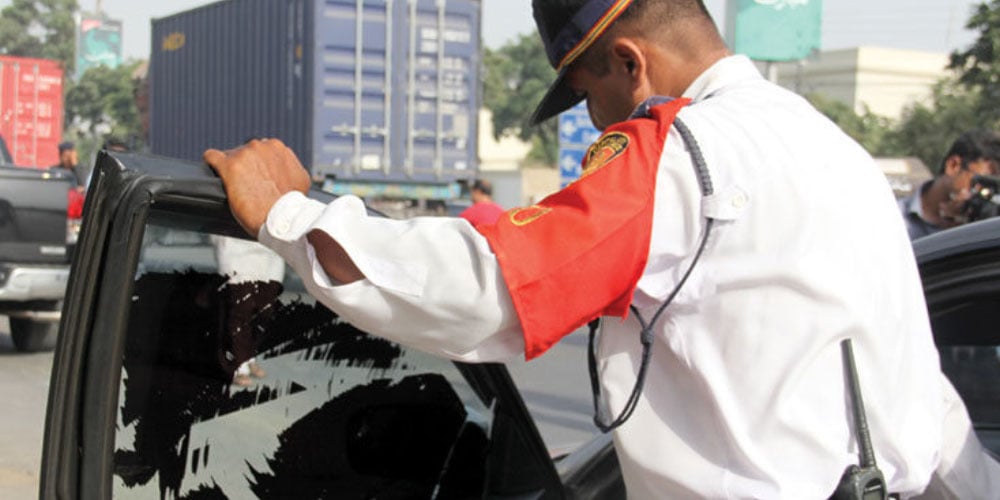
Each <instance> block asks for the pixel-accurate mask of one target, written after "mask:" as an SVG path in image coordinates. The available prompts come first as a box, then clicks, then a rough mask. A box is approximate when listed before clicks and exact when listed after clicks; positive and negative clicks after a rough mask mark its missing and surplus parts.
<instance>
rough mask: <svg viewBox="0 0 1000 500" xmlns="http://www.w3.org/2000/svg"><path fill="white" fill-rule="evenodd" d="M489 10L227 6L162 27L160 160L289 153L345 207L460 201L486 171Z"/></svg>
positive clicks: (456, 0) (156, 71)
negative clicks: (220, 151) (483, 101)
mask: <svg viewBox="0 0 1000 500" xmlns="http://www.w3.org/2000/svg"><path fill="white" fill-rule="evenodd" d="M480 12H481V4H480V0H282V1H275V0H225V1H221V2H217V3H213V4H210V5H206V6H203V7H199V8H196V9H192V10H189V11H186V12H182V13H179V14H175V15H172V16H169V17H165V18H161V19H156V20H154V21H153V22H152V39H153V40H152V41H153V47H152V51H151V54H152V55H151V63H150V76H149V78H150V80H149V82H150V148H151V151H152V152H153V153H154V154H158V155H163V156H168V157H173V158H181V159H188V160H196V161H197V160H200V158H201V154H202V152H203V151H204V150H205V149H206V148H209V147H215V148H219V147H231V146H235V145H238V144H241V143H244V142H246V141H247V140H249V139H252V138H257V137H276V138H279V139H281V140H282V141H284V142H285V143H286V144H287V145H288V146H289V147H291V148H292V150H293V151H295V153H296V154H297V155H298V157H299V159H300V160H301V161H302V163H303V164H304V165H305V166H306V167H307V168H308V169H309V170H310V172H311V173H312V175H313V178H314V179H316V180H318V181H322V182H325V184H324V185H325V188H326V189H327V190H328V191H331V192H334V193H336V194H342V193H346V192H351V193H355V194H359V195H362V196H376V197H378V196H388V197H398V198H420V199H448V198H454V197H457V196H458V185H457V182H458V181H462V180H468V179H471V178H473V177H475V175H476V171H477V148H476V143H477V141H476V139H477V136H478V133H477V128H478V126H477V120H476V116H477V109H478V107H479V102H480V88H481V86H480V76H479V66H480V52H481V41H480Z"/></svg>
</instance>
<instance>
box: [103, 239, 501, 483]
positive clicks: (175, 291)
mask: <svg viewBox="0 0 1000 500" xmlns="http://www.w3.org/2000/svg"><path fill="white" fill-rule="evenodd" d="M224 247H225V248H224ZM220 248H222V250H220ZM227 252H229V253H228V254H227ZM264 252H268V251H267V250H266V249H263V247H261V246H259V245H257V244H256V243H253V242H244V241H242V240H234V241H230V240H229V239H225V238H221V237H218V236H209V235H206V234H201V233H197V232H190V231H181V230H177V229H172V228H170V227H168V226H165V225H150V226H148V227H147V231H146V237H145V238H144V248H143V250H142V258H141V262H140V265H139V271H138V272H137V276H136V281H135V286H134V293H133V297H132V304H131V309H130V312H129V317H128V330H127V338H126V340H125V352H124V358H123V370H122V379H121V384H120V393H119V412H118V421H117V423H116V430H117V432H116V435H115V453H114V471H113V474H114V484H115V489H114V495H115V497H119V498H252V497H257V498H434V497H437V498H454V497H481V496H482V494H483V491H484V488H485V483H486V460H487V450H488V445H489V438H490V431H491V426H492V422H493V411H492V409H491V407H490V406H489V405H488V404H486V403H484V402H483V401H481V400H480V399H479V398H478V397H477V396H476V395H475V393H474V392H473V391H472V390H471V388H470V387H469V386H468V385H467V383H466V381H465V380H464V379H463V377H462V376H461V374H460V373H459V371H458V370H457V368H455V366H454V365H452V364H451V363H450V362H448V361H446V360H441V359H437V358H434V357H432V356H429V355H426V354H423V353H420V352H416V351H411V350H408V349H405V348H403V347H401V346H399V345H396V344H393V343H391V342H388V341H385V340H382V339H378V338H375V337H371V336H369V335H367V334H365V333H363V332H361V331H359V330H357V329H355V328H354V327H352V326H351V325H349V324H347V323H344V322H341V321H340V320H339V319H338V318H337V317H336V316H335V315H334V314H333V313H332V312H331V311H329V310H328V309H326V308H325V307H323V306H322V305H318V304H316V303H314V301H313V300H312V299H311V297H309V296H308V294H306V293H305V292H304V291H303V290H302V289H301V285H300V284H298V283H297V282H296V281H295V279H294V276H293V275H292V273H291V272H285V270H284V268H283V264H279V265H278V266H277V267H275V266H273V265H271V264H273V260H271V258H270V257H267V256H266V255H265V254H264ZM226 255H229V257H227V256H226ZM233 255H236V256H237V257H235V258H233V257H232V256H233ZM269 266H270V267H269ZM269 269H270V270H269ZM250 359H253V360H254V363H255V365H254V366H255V368H256V369H255V370H254V371H251V372H250V373H251V375H250V376H249V380H247V379H243V381H242V383H237V379H236V378H235V377H236V374H237V372H238V371H239V370H240V367H241V366H243V365H244V363H245V362H247V361H248V360H250ZM255 372H256V373H255Z"/></svg>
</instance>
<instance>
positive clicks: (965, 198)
mask: <svg viewBox="0 0 1000 500" xmlns="http://www.w3.org/2000/svg"><path fill="white" fill-rule="evenodd" d="M998 166H1000V134H997V133H996V132H993V131H991V130H985V129H973V130H969V131H967V132H965V133H963V134H962V135H961V136H959V137H958V139H956V140H955V142H954V143H952V145H951V149H949V150H948V154H947V155H945V157H944V161H942V162H941V168H940V169H939V170H938V173H937V177H935V178H934V179H932V180H930V181H927V182H926V183H924V184H923V185H922V186H920V188H919V189H918V190H916V191H914V192H913V194H911V195H910V196H907V197H906V198H903V199H901V200H899V208H900V210H901V211H902V213H903V218H904V220H905V221H906V229H907V232H908V233H909V235H910V239H911V240H915V239H917V238H920V237H922V236H927V235H929V234H933V233H936V232H938V231H941V230H942V229H948V228H950V227H955V226H958V225H961V224H964V223H966V222H969V221H970V215H972V216H973V217H972V220H974V219H975V218H976V217H975V215H976V214H970V213H969V208H970V207H969V200H970V198H971V197H972V192H973V188H975V187H976V184H975V183H974V182H973V178H975V177H976V176H980V175H997V168H998Z"/></svg>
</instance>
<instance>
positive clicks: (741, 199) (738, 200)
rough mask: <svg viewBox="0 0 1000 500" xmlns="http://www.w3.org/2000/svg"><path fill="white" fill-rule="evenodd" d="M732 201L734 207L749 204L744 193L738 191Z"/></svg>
mask: <svg viewBox="0 0 1000 500" xmlns="http://www.w3.org/2000/svg"><path fill="white" fill-rule="evenodd" d="M730 203H732V205H733V208H743V207H744V206H746V204H747V197H746V195H745V194H743V193H737V194H736V195H734V196H733V199H732V201H731V202H730Z"/></svg>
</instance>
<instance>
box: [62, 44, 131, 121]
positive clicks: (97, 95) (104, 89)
mask: <svg viewBox="0 0 1000 500" xmlns="http://www.w3.org/2000/svg"><path fill="white" fill-rule="evenodd" d="M140 64H142V63H141V62H136V61H133V62H130V63H127V64H123V65H121V66H119V67H117V68H114V69H112V68H109V67H107V66H95V67H92V68H90V69H88V70H87V71H86V72H85V73H84V74H83V75H81V76H80V80H79V81H77V82H75V83H72V84H69V86H68V89H67V91H66V123H67V125H72V126H73V127H74V128H76V129H77V130H78V131H79V132H80V133H81V134H84V135H89V136H92V137H96V136H100V135H104V136H107V135H115V136H118V137H122V138H130V137H134V138H141V137H142V136H143V131H142V122H141V117H140V116H139V109H138V107H137V106H136V99H135V95H136V91H137V89H138V85H139V83H140V82H139V80H137V79H133V78H132V75H133V73H134V72H135V70H136V68H137V67H138V66H139V65H140Z"/></svg>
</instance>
